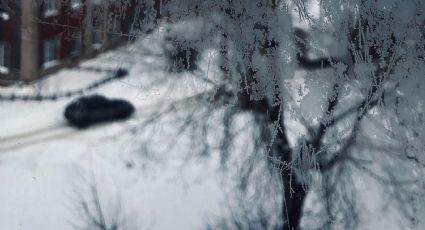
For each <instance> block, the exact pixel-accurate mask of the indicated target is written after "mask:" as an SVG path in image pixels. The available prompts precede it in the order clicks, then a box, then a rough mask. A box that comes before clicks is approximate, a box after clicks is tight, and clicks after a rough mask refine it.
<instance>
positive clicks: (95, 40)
mask: <svg viewBox="0 0 425 230" xmlns="http://www.w3.org/2000/svg"><path fill="white" fill-rule="evenodd" d="M92 44H93V49H96V50H99V49H100V48H102V30H100V29H96V27H95V28H93V31H92Z"/></svg>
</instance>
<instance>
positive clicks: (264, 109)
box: [238, 86, 307, 230]
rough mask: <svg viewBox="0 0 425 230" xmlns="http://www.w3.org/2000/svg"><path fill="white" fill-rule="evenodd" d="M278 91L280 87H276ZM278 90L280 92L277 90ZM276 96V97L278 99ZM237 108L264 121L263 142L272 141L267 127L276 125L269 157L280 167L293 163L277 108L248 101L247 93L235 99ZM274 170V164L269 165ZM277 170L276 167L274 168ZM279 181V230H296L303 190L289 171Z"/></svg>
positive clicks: (260, 101) (265, 102)
mask: <svg viewBox="0 0 425 230" xmlns="http://www.w3.org/2000/svg"><path fill="white" fill-rule="evenodd" d="M277 88H279V86H277ZM278 90H279V89H278ZM277 96H278V95H277ZM238 101H239V105H240V106H241V107H242V108H243V109H244V110H248V111H250V112H252V113H253V114H254V115H255V116H261V117H263V118H266V124H260V125H261V126H262V127H263V130H262V132H263V134H262V139H263V141H264V142H269V141H270V140H271V137H272V135H271V130H270V129H269V127H268V124H273V125H276V121H279V126H280V128H279V129H278V130H279V131H278V133H277V136H276V138H275V140H274V142H273V143H272V146H271V148H270V152H269V155H270V157H276V158H277V159H278V160H279V162H280V163H288V164H290V163H291V162H292V149H291V147H290V145H289V141H288V139H287V137H286V130H285V126H284V121H283V115H282V113H283V112H282V111H280V109H281V107H280V106H272V104H271V103H269V101H268V100H267V98H264V99H262V100H259V101H255V100H250V99H249V93H246V92H241V93H239V95H238ZM271 165H272V167H273V166H274V167H276V165H275V164H271ZM276 169H278V167H276ZM280 179H281V183H282V185H283V187H282V188H283V191H282V196H283V197H282V223H283V225H282V230H298V229H300V223H301V218H302V209H303V205H304V200H305V198H306V195H307V191H306V190H305V187H304V186H303V185H302V183H301V182H299V180H297V178H296V175H295V174H294V172H293V171H292V170H291V167H287V168H285V169H282V170H281V172H280Z"/></svg>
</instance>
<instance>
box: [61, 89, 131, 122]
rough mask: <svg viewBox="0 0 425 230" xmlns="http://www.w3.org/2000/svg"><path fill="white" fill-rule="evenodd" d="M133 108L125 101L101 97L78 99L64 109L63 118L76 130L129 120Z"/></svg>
mask: <svg viewBox="0 0 425 230" xmlns="http://www.w3.org/2000/svg"><path fill="white" fill-rule="evenodd" d="M134 110H135V109H134V106H133V105H132V104H130V103H129V102H127V101H125V100H120V99H108V98H106V97H104V96H101V95H91V96H84V97H80V98H78V99H76V100H74V101H72V102H71V103H70V104H69V105H67V106H66V109H65V118H66V120H68V122H69V123H70V124H71V125H72V126H75V127H78V128H86V127H88V126H90V125H93V124H97V123H101V122H106V121H113V120H119V119H126V118H129V117H130V116H131V115H132V114H133V113H134Z"/></svg>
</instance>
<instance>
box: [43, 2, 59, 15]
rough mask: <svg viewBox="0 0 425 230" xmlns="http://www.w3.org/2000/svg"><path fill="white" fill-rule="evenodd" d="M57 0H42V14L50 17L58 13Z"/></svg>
mask: <svg viewBox="0 0 425 230" xmlns="http://www.w3.org/2000/svg"><path fill="white" fill-rule="evenodd" d="M58 8H59V7H58V1H57V0H44V5H43V15H44V17H50V16H54V15H57V14H58V11H59V10H58Z"/></svg>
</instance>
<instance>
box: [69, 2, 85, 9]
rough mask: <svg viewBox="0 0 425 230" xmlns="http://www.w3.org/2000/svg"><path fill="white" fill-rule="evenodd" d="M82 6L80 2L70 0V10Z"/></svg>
mask: <svg viewBox="0 0 425 230" xmlns="http://www.w3.org/2000/svg"><path fill="white" fill-rule="evenodd" d="M81 5H82V3H81V0H71V8H72V9H78V8H80V7H81Z"/></svg>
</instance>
